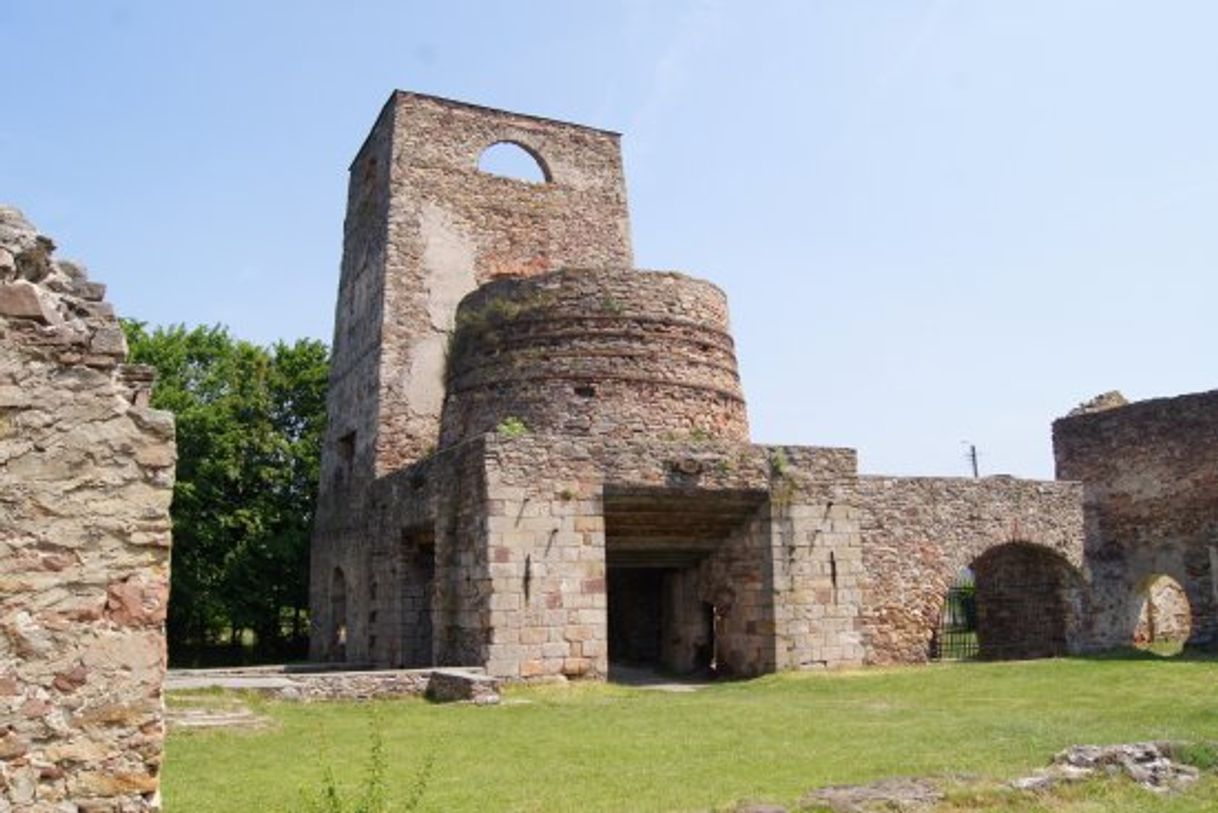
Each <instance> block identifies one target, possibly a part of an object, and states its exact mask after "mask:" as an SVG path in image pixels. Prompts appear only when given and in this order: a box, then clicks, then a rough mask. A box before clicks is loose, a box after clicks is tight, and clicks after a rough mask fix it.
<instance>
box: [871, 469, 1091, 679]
mask: <svg viewBox="0 0 1218 813" xmlns="http://www.w3.org/2000/svg"><path fill="white" fill-rule="evenodd" d="M858 489H859V491H858V502H859V505H860V506H861V507H862V508H861V511H862V515H863V520H862V526H863V527H862V539H863V561H864V568H863V570H864V572H865V574H866V579H865V586H864V588H863V589H864V598H863V605H864V608H865V609H864V613H863V614H864V622H863V626H864V629H865V635H866V639H867V649H868V653H869V654H868V660H869V661H870V662H872V663H911V662H915V663H916V662H920V661H925V660H927V659H928V657H929V656H930V652H931V642H932V638H933V636H934V633H935V631H936V630H937V629H938V627H939V617H940V613H941V611H942V608H943V602H944V598H945V597H946V595H947V590H948V587H949V586H950V585H951V583H952V582H953V580H954V579H955V578H956V576H957V574H958V573H960V572H961V570H963V569H964V568H969V567H971V568H972V569H973V570H974V572H975V574H976V580H977V590H978V608H979V610H981V611H982V612H983V613H984V612H985V611H986V610H987V609H992V613H991V615H990V617H982V618H980V619H979V622H980V623H979V627H980V629H981V631H982V632H983V633H984V632H988V633H989V636H988V637H982V639H981V641H980V644H981V650H982V652H981V654H982V657H987V656H988V657H1034V656H1035V657H1043V656H1045V655H1056V654H1065V653H1066V652H1069V651H1074V650H1077V649H1079V648H1081V647H1082V646H1083V645H1084V642H1085V638H1086V630H1085V619H1084V617H1083V607H1082V602H1083V599H1084V596H1085V585H1084V583H1083V575H1082V573H1081V572H1080V571H1081V570H1082V568H1083V550H1082V544H1081V543H1082V537H1083V513H1082V508H1081V500H1082V489H1081V488H1080V487H1079V485H1078V484H1076V483H1050V482H1036V481H1028V480H1016V479H1014V478H1011V477H988V478H985V479H981V480H975V479H974V480H966V479H950V478H948V479H940V478H885V477H864V478H861V479H860V481H859V484H858ZM987 590H988V591H989V595H988V596H987ZM987 599H988V600H987Z"/></svg>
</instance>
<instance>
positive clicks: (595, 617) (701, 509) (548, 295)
mask: <svg viewBox="0 0 1218 813" xmlns="http://www.w3.org/2000/svg"><path fill="white" fill-rule="evenodd" d="M505 142H506V143H510V144H514V145H517V146H518V147H519V148H520V149H522V150H523V151H524V152H525V153H527V155H528V156H530V157H531V158H532V159H533V160H535V161H536V162H537V164H538V167H539V174H540V176H541V177H542V178H543V180H542V181H540V182H537V183H530V182H525V181H520V180H516V179H512V178H505V177H500V176H497V175H494V174H490V173H486V172H483V171H481V170H480V169H479V158H480V156H481V155H482V154H483V152H484V151H485V150H486V149H488V148H490V147H492V146H494V145H497V144H502V143H505ZM632 259H633V258H632V252H631V247H630V228H629V222H628V214H627V205H626V189H625V180H624V176H623V173H622V162H621V155H620V148H619V136H618V135H617V134H615V133H611V132H606V131H604V130H598V129H593V128H589V127H583V126H579V125H574V124H569V123H564V122H559V121H553V120H548V119H542V118H537V117H533V116H526V115H519V114H514V113H508V112H504V111H499V110H491V109H487V108H482V107H477V106H474V105H469V104H465V103H461V102H455V101H450V100H446V99H439V98H435V97H430V96H424V95H420V94H414V93H405V92H395V93H394V94H393V95H392V96H391V97H390V99H389V101H388V102H387V103H386V105H385V107H384V109H383V111H382V112H381V115H380V116H379V118H378V119H377V122H376V124H375V125H374V127H373V129H372V132H371V134H370V135H369V136H368V139H367V140H366V141H365V143H364V145H363V147H362V148H361V150H360V152H359V153H358V155H357V156H356V158H355V161H354V162H353V163H352V166H351V176H350V186H349V192H348V208H347V219H346V223H345V244H344V252H343V262H342V273H341V279H340V282H339V294H338V304H337V309H336V323H335V334H334V336H335V337H334V357H333V358H334V361H333V369H332V373H331V387H330V395H329V406H328V409H329V425H328V429H327V433H326V438H325V445H324V449H323V455H322V482H321V489H320V500H319V506H318V515H317V528H316V533H315V536H314V542H313V554H312V581H311V587H310V596H311V606H312V620H313V630H312V639H311V650H312V655H313V657H315V658H317V659H319V660H330V661H345V662H349V663H367V664H372V665H377V666H426V665H450V666H482V667H485V668H486V669H488V670H489V671H490V672H491V673H492V674H494V675H497V676H502V677H507V678H515V679H533V678H542V677H547V676H557V675H563V676H567V677H593V678H603V677H605V676H607V675H608V672H609V666H610V662H611V661H613V662H622V663H645V664H652V665H657V666H661V667H664V668H667V669H670V670H674V671H680V672H687V671H688V672H692V671H697V670H714V671H715V672H716V673H719V674H731V675H739V676H747V675H756V674H760V673H764V672H768V671H773V670H777V669H808V668H817V667H837V666H851V665H861V664H866V663H908V662H919V661H925V660H927V659H928V658H931V657H934V656H935V655H936V654H941V652H942V647H943V642H942V641H941V640H940V636H941V634H942V629H943V625H944V618H945V616H946V615H949V614H950V613H949V610H948V609H946V605H945V599H946V597H947V595H948V593H949V589H950V587H951V585H952V584H953V583H954V582H956V581H958V580H959V579H960V578H962V574H963V575H966V576H967V578H968V579H969V580H970V582H969V583H970V584H971V585H972V587H971V588H970V590H971V591H972V592H970V594H969V595H970V596H973V597H974V598H970V601H973V600H975V602H976V614H975V615H976V620H977V622H978V626H977V630H976V641H975V642H974V643H975V646H976V647H977V648H978V649H979V653H980V655H981V656H982V657H992V658H996V657H1013V658H1018V657H1039V656H1046V655H1058V654H1065V653H1069V652H1077V651H1082V650H1085V649H1090V648H1093V647H1094V646H1096V645H1098V644H1099V643H1108V642H1110V640H1115V637H1119V634H1117V628H1118V627H1119V626H1120V625H1119V623H1118V620H1109V621H1105V622H1104V624H1103V630H1099V631H1097V629H1096V628H1095V627H1094V624H1093V622H1092V619H1093V618H1094V617H1095V616H1096V613H1097V612H1099V613H1100V614H1101V615H1104V617H1106V618H1108V617H1110V616H1113V615H1114V613H1115V612H1116V611H1115V610H1112V611H1110V610H1107V609H1102V610H1097V609H1096V608H1106V607H1107V606H1108V605H1110V604H1114V603H1117V602H1116V601H1115V599H1113V598H1112V597H1111V596H1110V595H1108V593H1109V592H1110V591H1111V590H1114V589H1117V588H1116V587H1114V586H1113V585H1114V584H1115V582H1114V581H1113V580H1111V579H1109V580H1107V581H1102V582H1099V583H1097V582H1096V580H1095V574H1096V573H1097V572H1098V570H1097V569H1096V566H1095V564H1094V563H1093V562H1092V561H1091V560H1090V559H1089V554H1090V552H1091V551H1092V550H1093V549H1094V548H1095V547H1096V544H1097V543H1096V542H1094V540H1093V539H1092V537H1091V536H1089V530H1088V528H1089V525H1088V523H1086V522H1085V515H1084V507H1085V504H1086V502H1085V498H1084V486H1083V485H1082V484H1080V483H1076V482H1034V481H1027V480H1018V479H1014V478H1010V477H992V478H985V479H952V478H890V477H873V476H862V475H860V474H859V472H858V468H857V461H856V455H855V453H854V451H853V450H851V449H839V448H819V447H792V446H760V445H755V444H751V443H750V442H749V438H748V416H747V409H746V404H745V400H744V397H743V393H742V391H741V388H740V381H739V377H738V374H737V369H736V358H735V348H734V344H733V341H732V337H731V332H730V328H729V324H728V314H727V301H726V297H725V296H724V294H723V292H722V291H720V290H719V289H718V288H716V287H715V286H714V285H712V284H710V283H707V282H705V281H702V280H698V279H695V278H692V277H689V276H686V275H684V274H679V273H674V272H667V271H666V272H656V271H640V270H636V269H634V268H633V261H632ZM1067 476H1074V475H1069V474H1068V473H1067ZM1083 479H1086V478H1085V477H1083ZM1135 544H1136V543H1135ZM1182 556H1183V555H1182ZM1185 559H1186V560H1187V561H1184V560H1185ZM1181 561H1182V564H1181V567H1180V569H1179V570H1180V573H1181V574H1182V575H1183V576H1184V577H1185V578H1186V579H1188V578H1193V577H1194V576H1197V569H1198V568H1199V567H1201V566H1202V565H1204V564H1205V562H1204V560H1203V557H1201V556H1200V554H1197V555H1192V554H1190V555H1188V556H1183V558H1182V560H1181ZM1173 572H1175V571H1173ZM1210 572H1211V571H1210V570H1206V571H1205V573H1204V574H1203V575H1204V578H1207V579H1208V578H1210V575H1209V574H1210ZM1097 584H1099V587H1100V592H1099V593H1098V594H1097V593H1096V587H1097ZM1125 586H1128V585H1125ZM1129 601H1132V599H1131V600H1129ZM1129 601H1127V602H1126V603H1129ZM969 606H972V605H971V604H970V605H969ZM1122 606H1124V605H1122ZM1207 606H1208V605H1207ZM1136 622H1137V613H1136V612H1135V613H1134V616H1133V619H1132V621H1131V625H1132V624H1136ZM1110 632H1111V633H1112V634H1109V633H1110ZM1121 634H1123V633H1121ZM1129 634H1130V636H1132V635H1133V627H1132V626H1130V629H1129ZM1105 636H1107V637H1105Z"/></svg>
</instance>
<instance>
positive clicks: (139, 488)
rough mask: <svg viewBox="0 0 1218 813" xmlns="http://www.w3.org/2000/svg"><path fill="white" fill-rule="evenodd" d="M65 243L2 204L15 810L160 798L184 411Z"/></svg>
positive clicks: (9, 744) (0, 286) (6, 747)
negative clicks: (178, 413)
mask: <svg viewBox="0 0 1218 813" xmlns="http://www.w3.org/2000/svg"><path fill="white" fill-rule="evenodd" d="M53 248H54V247H53V245H52V243H51V241H50V240H48V239H47V238H45V237H43V236H41V235H39V234H37V233H36V231H35V230H34V229H33V228H32V227H31V226H30V225H29V224H28V223H27V222H26V221H25V220H24V218H23V217H22V216H21V214H20V212H18V211H17V210H15V209H10V208H5V207H0V809H4V810H7V809H10V807H11V808H12V809H20V810H32V811H52V810H53V811H61V810H77V809H81V810H116V811H117V810H121V811H143V810H154V809H157V808H158V807H159V801H158V798H159V797H158V784H159V778H158V777H159V773H160V766H161V753H162V740H163V729H164V726H163V708H162V701H161V682H162V678H163V676H164V670H165V636H164V622H165V609H166V602H167V599H168V594H169V546H170V520H169V502H170V498H171V496H172V485H173V473H174V461H175V451H174V430H173V420H172V418H171V417H170V416H169V415H168V414H166V413H163V412H157V411H153V410H150V409H148V408H147V401H148V385H149V383H150V382H151V375H150V373H149V371H148V370H146V369H143V368H132V367H127V366H125V365H124V364H123V360H124V358H125V356H126V352H127V348H126V344H125V342H124V340H123V334H122V331H121V329H120V327H119V324H118V321H117V320H116V318H115V317H114V314H113V312H112V311H111V309H110V306H109V305H108V304H106V303H105V302H104V301H103V299H102V296H103V294H104V290H105V289H104V288H103V287H102V286H101V285H99V284H97V283H93V282H90V281H89V280H88V279H87V277H86V276H85V272H84V270H83V269H82V268H80V267H79V266H76V265H73V264H71V263H67V262H63V261H56V260H54V259H53V258H52V251H53Z"/></svg>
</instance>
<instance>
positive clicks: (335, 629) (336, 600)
mask: <svg viewBox="0 0 1218 813" xmlns="http://www.w3.org/2000/svg"><path fill="white" fill-rule="evenodd" d="M346 659H347V578H346V576H345V575H344V574H343V569H342V568H341V567H336V568H334V574H333V575H332V576H331V577H330V660H332V661H345V660H346Z"/></svg>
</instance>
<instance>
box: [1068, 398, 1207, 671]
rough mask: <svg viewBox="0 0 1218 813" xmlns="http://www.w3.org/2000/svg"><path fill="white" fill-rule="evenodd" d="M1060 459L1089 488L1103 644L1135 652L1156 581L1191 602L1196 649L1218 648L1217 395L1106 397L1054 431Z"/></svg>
mask: <svg viewBox="0 0 1218 813" xmlns="http://www.w3.org/2000/svg"><path fill="white" fill-rule="evenodd" d="M1053 450H1054V455H1055V457H1056V460H1057V476H1058V477H1059V478H1061V479H1069V480H1080V481H1082V482H1084V483H1085V484H1086V489H1085V494H1084V500H1085V503H1086V511H1087V517H1088V525H1087V558H1088V560H1089V562H1091V564H1092V571H1093V585H1092V587H1093V590H1092V592H1093V596H1094V601H1095V607H1094V611H1095V625H1096V636H1097V643H1098V644H1099V645H1101V646H1105V647H1113V646H1127V645H1129V644H1131V643H1133V641H1134V637H1135V633H1136V628H1137V623H1138V617H1139V614H1140V612H1141V609H1142V604H1143V602H1144V599H1145V592H1146V587H1147V585H1148V584H1149V583H1150V580H1151V577H1153V576H1156V575H1166V576H1170V577H1171V578H1172V579H1175V580H1176V581H1177V582H1178V583H1179V584H1180V585H1181V586H1182V587H1183V588H1184V591H1185V593H1186V594H1187V597H1188V602H1189V604H1190V605H1191V612H1192V623H1191V634H1190V637H1189V643H1190V644H1192V645H1195V646H1213V645H1214V644H1216V643H1218V467H1216V466H1215V462H1214V461H1215V460H1218V391H1211V392H1203V393H1195V394H1190V395H1181V396H1177V397H1175V398H1158V399H1154V400H1150V401H1141V402H1137V403H1132V404H1126V402H1125V400H1124V399H1123V398H1121V397H1120V396H1119V394H1109V395H1107V396H1103V397H1101V398H1100V399H1097V400H1096V401H1095V402H1092V403H1089V404H1085V405H1083V406H1082V407H1080V408H1079V409H1078V410H1075V411H1074V412H1073V413H1071V414H1070V415H1069V416H1067V417H1065V418H1061V419H1059V420H1057V421H1055V422H1054V424H1053Z"/></svg>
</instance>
